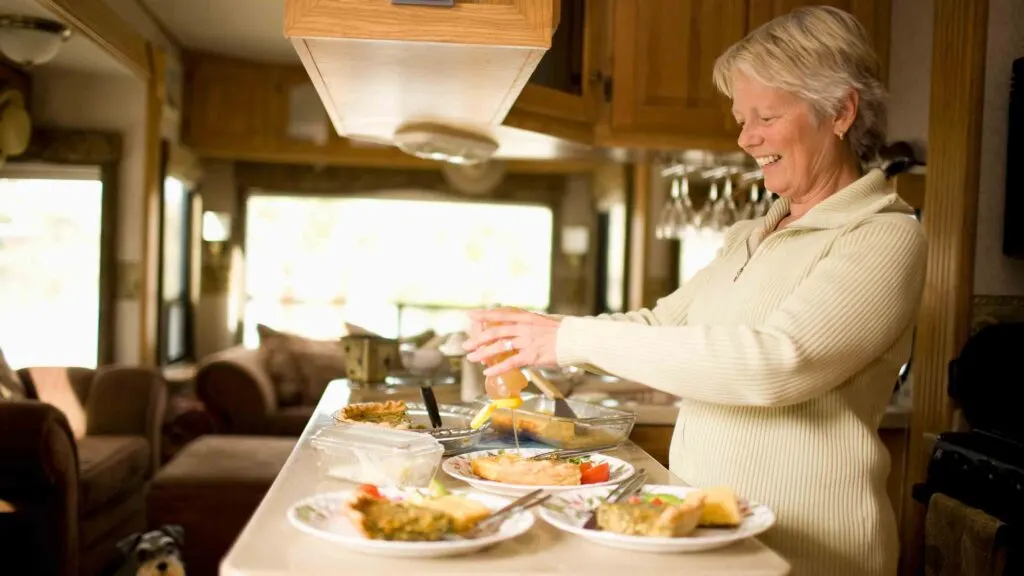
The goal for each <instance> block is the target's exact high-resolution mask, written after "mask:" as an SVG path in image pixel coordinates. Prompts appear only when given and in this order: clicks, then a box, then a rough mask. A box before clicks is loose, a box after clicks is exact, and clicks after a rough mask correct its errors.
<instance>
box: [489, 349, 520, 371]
mask: <svg viewBox="0 0 1024 576" xmlns="http://www.w3.org/2000/svg"><path fill="white" fill-rule="evenodd" d="M526 365H527V362H526V360H525V358H524V354H523V352H519V353H518V354H516V355H514V356H512V357H511V358H506V359H504V360H502V361H501V362H498V363H497V364H495V365H494V366H491V367H490V368H487V369H486V370H484V376H496V375H498V374H504V373H505V372H508V371H509V370H515V369H517V368H522V367H523V366H526Z"/></svg>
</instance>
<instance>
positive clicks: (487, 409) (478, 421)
mask: <svg viewBox="0 0 1024 576" xmlns="http://www.w3.org/2000/svg"><path fill="white" fill-rule="evenodd" d="M495 408H497V406H495V405H494V404H491V403H490V402H488V403H487V404H484V407H483V408H481V409H480V411H479V412H477V413H476V416H473V421H472V422H470V423H469V427H470V428H472V429H473V430H476V429H477V428H479V427H481V426H483V425H484V422H487V421H488V420H490V419H491V414H494V410H495Z"/></svg>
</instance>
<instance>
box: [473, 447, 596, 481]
mask: <svg viewBox="0 0 1024 576" xmlns="http://www.w3.org/2000/svg"><path fill="white" fill-rule="evenodd" d="M470 464H471V466H472V467H473V473H474V474H476V475H477V476H479V477H481V478H483V479H484V480H491V481H492V482H501V483H504V484H519V485H523V486H579V485H580V483H581V480H582V474H581V473H580V467H579V465H578V464H573V463H571V462H559V461H557V460H525V459H523V458H520V457H519V455H517V454H500V455H498V456H486V457H483V458H476V459H475V460H473V461H472V462H471V463H470Z"/></svg>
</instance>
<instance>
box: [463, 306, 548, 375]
mask: <svg viewBox="0 0 1024 576" xmlns="http://www.w3.org/2000/svg"><path fill="white" fill-rule="evenodd" d="M469 316H470V318H471V320H472V322H473V328H471V329H470V333H469V339H468V340H466V342H465V343H463V345H462V346H463V348H465V349H466V350H467V351H468V352H469V354H467V355H466V359H467V360H469V361H471V362H484V361H486V360H487V359H489V358H491V357H492V356H497V355H500V354H507V353H509V352H511V351H514V352H515V354H514V355H512V356H510V357H509V358H506V359H505V360H504V361H502V362H499V363H498V364H495V365H494V366H491V367H489V368H487V369H486V370H484V375H485V376H493V375H495V374H503V373H505V372H508V371H509V370H514V369H517V368H522V367H523V366H556V365H557V364H558V356H557V352H556V343H557V340H558V326H559V325H560V324H561V323H562V321H561V320H560V319H558V318H551V317H550V316H544V315H543V314H535V313H533V312H527V311H525V310H510V309H496V310H478V311H473V312H470V313H469Z"/></svg>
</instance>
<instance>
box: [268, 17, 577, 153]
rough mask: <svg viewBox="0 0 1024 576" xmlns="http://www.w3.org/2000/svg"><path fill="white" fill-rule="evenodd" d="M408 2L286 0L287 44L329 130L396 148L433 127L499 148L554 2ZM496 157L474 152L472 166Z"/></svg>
mask: <svg viewBox="0 0 1024 576" xmlns="http://www.w3.org/2000/svg"><path fill="white" fill-rule="evenodd" d="M407 1H408V0H287V2H286V5H285V30H284V33H285V36H286V37H288V38H290V39H291V41H292V44H293V45H294V46H295V50H296V52H298V55H299V57H300V59H301V60H302V63H303V66H304V67H305V68H306V71H307V73H308V74H309V76H310V78H311V79H312V81H313V85H314V86H315V87H316V90H317V93H318V94H319V96H320V99H321V100H322V101H323V103H324V106H325V107H326V108H327V112H328V115H329V116H330V118H331V121H332V123H333V125H334V128H335V130H337V132H338V134H339V135H340V136H344V137H347V138H351V139H353V140H368V141H373V142H379V143H387V144H396V143H397V142H396V138H395V135H396V133H398V134H400V135H402V134H408V133H409V132H410V128H411V129H412V130H413V132H414V133H415V134H417V138H423V137H424V135H426V137H427V138H428V139H429V135H430V133H431V132H432V129H431V128H430V127H432V126H433V127H436V128H437V130H436V132H437V133H438V134H439V135H441V134H446V133H447V134H448V136H449V138H450V134H451V131H457V132H458V133H459V134H463V135H467V138H469V140H472V139H473V138H472V137H471V136H472V135H477V136H479V141H480V142H487V141H493V142H494V143H498V142H500V141H501V139H502V133H503V132H504V131H508V130H510V129H509V128H507V127H504V126H501V123H502V121H503V120H504V119H505V116H506V115H507V114H508V111H509V109H510V108H511V107H512V104H513V103H514V102H515V101H516V98H518V96H519V93H520V91H522V89H523V86H524V85H525V84H526V82H527V80H529V78H530V76H531V75H532V74H533V71H534V69H535V68H536V67H537V63H538V62H539V61H540V59H541V57H542V56H543V55H544V53H545V52H546V51H547V49H548V48H549V47H550V46H551V36H552V34H553V33H554V30H555V28H556V27H557V26H558V15H559V4H560V2H559V0H462V1H460V0H454V1H450V2H444V1H443V0H442V1H441V2H426V3H429V4H450V6H447V7H446V6H426V5H410V4H407V3H406V2H407ZM442 138H443V137H442ZM406 139H407V140H408V138H406ZM399 140H402V137H401V136H400V137H399ZM449 141H450V140H449ZM442 148H443V146H442ZM495 148H496V146H487V145H484V146H482V147H481V148H480V149H474V154H476V156H474V159H475V160H474V161H480V160H486V156H487V154H488V152H487V150H488V149H489V150H491V152H493V151H494V149H495ZM440 156H443V153H441V154H439V157H440Z"/></svg>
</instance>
